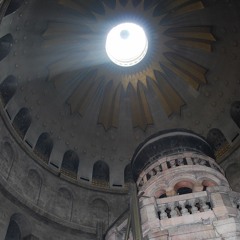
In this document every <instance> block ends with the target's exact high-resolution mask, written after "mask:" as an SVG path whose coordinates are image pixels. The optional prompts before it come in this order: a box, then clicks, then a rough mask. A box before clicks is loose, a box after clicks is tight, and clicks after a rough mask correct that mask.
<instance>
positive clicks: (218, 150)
mask: <svg viewBox="0 0 240 240" xmlns="http://www.w3.org/2000/svg"><path fill="white" fill-rule="evenodd" d="M207 140H208V142H209V143H210V144H211V146H212V148H213V150H214V152H215V156H216V158H219V157H221V156H222V155H223V154H224V153H225V152H226V151H227V150H228V148H229V143H228V141H227V139H226V138H225V136H224V135H223V133H222V132H221V131H220V130H219V129H218V128H213V129H211V130H210V131H209V132H208V135H207Z"/></svg>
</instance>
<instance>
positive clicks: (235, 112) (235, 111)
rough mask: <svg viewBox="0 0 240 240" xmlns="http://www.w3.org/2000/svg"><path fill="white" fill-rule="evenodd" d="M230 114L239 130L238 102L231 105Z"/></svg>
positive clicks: (239, 109)
mask: <svg viewBox="0 0 240 240" xmlns="http://www.w3.org/2000/svg"><path fill="white" fill-rule="evenodd" d="M230 114H231V117H232V119H233V121H234V122H235V123H236V124H237V126H238V127H239V128H240V101H236V102H234V103H233V104H232V105H231V110H230Z"/></svg>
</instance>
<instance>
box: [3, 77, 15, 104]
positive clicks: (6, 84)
mask: <svg viewBox="0 0 240 240" xmlns="http://www.w3.org/2000/svg"><path fill="white" fill-rule="evenodd" d="M16 90H17V79H16V78H15V77H14V76H12V75H10V76H8V77H6V78H5V79H4V80H3V82H2V83H1V84H0V94H1V99H2V102H3V105H4V106H6V105H7V103H8V102H9V101H10V99H11V98H12V97H13V95H14V94H15V92H16Z"/></svg>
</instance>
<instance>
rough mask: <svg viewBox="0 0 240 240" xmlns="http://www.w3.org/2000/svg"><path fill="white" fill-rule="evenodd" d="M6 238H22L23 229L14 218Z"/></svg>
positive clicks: (15, 239)
mask: <svg viewBox="0 0 240 240" xmlns="http://www.w3.org/2000/svg"><path fill="white" fill-rule="evenodd" d="M5 240H21V231H20V228H19V226H18V224H17V223H16V222H15V221H14V220H10V223H9V225H8V229H7V234H6V237H5Z"/></svg>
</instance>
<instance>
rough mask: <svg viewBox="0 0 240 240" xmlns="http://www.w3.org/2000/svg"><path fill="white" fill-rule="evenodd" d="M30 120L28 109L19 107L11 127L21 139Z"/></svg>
mask: <svg viewBox="0 0 240 240" xmlns="http://www.w3.org/2000/svg"><path fill="white" fill-rule="evenodd" d="M31 122H32V117H31V114H30V111H29V109H27V108H21V109H20V110H19V112H18V113H17V115H16V116H15V118H14V120H13V127H14V128H15V130H16V131H17V133H18V134H19V135H20V137H21V138H22V139H23V138H24V136H25V135H26V133H27V130H28V128H29V127H30V125H31Z"/></svg>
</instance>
